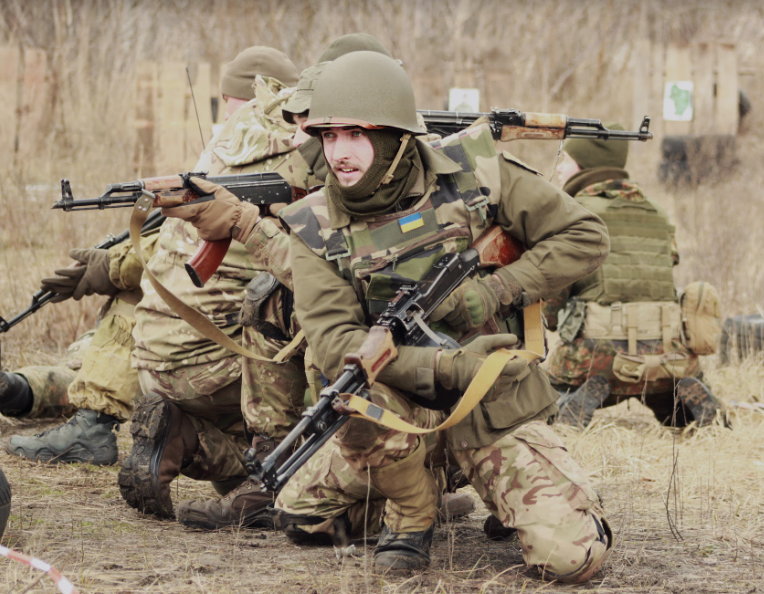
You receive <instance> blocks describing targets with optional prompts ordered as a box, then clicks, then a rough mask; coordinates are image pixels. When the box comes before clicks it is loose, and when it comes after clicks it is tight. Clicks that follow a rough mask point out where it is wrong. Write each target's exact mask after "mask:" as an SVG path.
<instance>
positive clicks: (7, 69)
mask: <svg viewBox="0 0 764 594" xmlns="http://www.w3.org/2000/svg"><path fill="white" fill-rule="evenodd" d="M18 92H19V50H18V49H17V48H11V47H0V122H2V123H1V124H0V153H2V154H3V155H4V156H5V160H6V162H8V161H9V157H10V155H12V154H13V153H14V152H15V151H16V126H17V123H18Z"/></svg>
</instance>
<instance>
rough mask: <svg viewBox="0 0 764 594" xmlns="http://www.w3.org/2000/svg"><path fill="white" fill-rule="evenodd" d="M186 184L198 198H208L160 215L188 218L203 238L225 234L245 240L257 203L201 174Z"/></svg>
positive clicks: (253, 222) (256, 218) (255, 218)
mask: <svg viewBox="0 0 764 594" xmlns="http://www.w3.org/2000/svg"><path fill="white" fill-rule="evenodd" d="M188 185H189V188H190V189H191V190H192V191H193V192H195V193H196V194H197V195H198V196H199V197H200V198H206V197H210V196H211V198H210V199H208V200H204V201H197V202H195V203H192V204H184V205H183V206H173V207H170V208H163V209H162V214H163V215H164V216H166V217H175V218H178V219H183V220H184V221H188V222H189V223H191V224H192V225H193V226H194V227H196V229H197V231H198V232H199V237H200V238H201V239H204V240H206V241H217V240H220V239H227V238H229V237H233V238H234V239H235V240H236V241H240V242H242V243H244V242H245V241H246V240H247V238H248V237H249V235H250V233H252V229H254V227H255V225H256V224H257V222H258V221H259V220H260V209H259V208H258V207H257V206H255V205H254V204H250V203H249V202H242V201H241V200H239V199H238V198H237V197H236V196H234V195H233V194H231V192H229V191H228V190H227V189H225V188H224V187H222V186H219V185H217V184H213V183H212V182H210V181H207V180H206V179H204V178H201V177H192V178H190V179H189V180H188Z"/></svg>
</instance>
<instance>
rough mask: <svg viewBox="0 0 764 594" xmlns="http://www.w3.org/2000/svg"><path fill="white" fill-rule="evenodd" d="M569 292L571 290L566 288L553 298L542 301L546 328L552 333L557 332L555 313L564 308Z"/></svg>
mask: <svg viewBox="0 0 764 594" xmlns="http://www.w3.org/2000/svg"><path fill="white" fill-rule="evenodd" d="M571 292H572V291H571V288H570V287H567V288H565V289H563V290H562V291H561V292H560V293H559V294H557V295H555V296H554V297H550V298H547V299H545V300H544V307H543V312H544V318H545V319H546V327H547V328H549V329H550V330H551V331H552V332H557V312H559V311H560V310H561V309H562V308H563V307H565V304H566V303H567V302H568V299H569V298H570V294H571Z"/></svg>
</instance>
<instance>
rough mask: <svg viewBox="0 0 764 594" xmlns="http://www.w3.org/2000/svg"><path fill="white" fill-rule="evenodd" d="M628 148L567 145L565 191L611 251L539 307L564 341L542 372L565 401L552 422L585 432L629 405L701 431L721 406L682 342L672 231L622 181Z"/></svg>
mask: <svg viewBox="0 0 764 594" xmlns="http://www.w3.org/2000/svg"><path fill="white" fill-rule="evenodd" d="M607 126H608V127H609V128H611V129H613V130H623V127H622V126H621V125H620V124H616V123H612V124H608V125H607ZM628 150H629V143H628V142H625V141H618V140H612V141H603V140H591V139H584V138H577V139H569V140H567V141H566V142H565V145H564V150H563V157H562V161H561V163H560V165H559V166H558V167H557V178H558V180H559V182H560V184H561V185H562V187H563V190H564V191H565V192H567V193H568V194H569V195H571V196H573V197H575V199H576V200H577V201H578V202H579V203H580V204H581V205H583V206H584V207H585V208H587V209H588V210H590V211H591V212H594V213H595V214H597V215H599V216H600V217H601V218H602V219H603V220H604V221H605V223H606V224H607V226H608V231H609V233H610V238H611V245H612V247H611V252H610V256H609V258H608V260H607V262H606V263H605V264H604V265H603V266H602V267H600V268H599V269H598V270H597V271H595V272H593V273H592V274H590V275H588V276H586V277H585V278H582V279H580V280H578V281H576V282H575V283H574V284H573V285H571V286H570V287H567V288H566V289H565V290H564V291H563V292H562V293H561V294H560V295H558V296H556V297H554V298H552V299H549V300H547V301H546V302H545V305H544V312H545V315H546V318H547V324H548V326H549V328H551V329H553V330H557V331H558V333H559V335H560V339H561V340H560V344H559V345H558V347H557V348H556V349H555V350H554V352H553V353H552V354H551V355H550V359H549V368H548V369H549V374H550V377H551V381H552V384H553V385H554V386H555V388H556V389H557V390H558V391H559V392H560V393H561V394H562V397H561V399H560V413H559V415H558V417H557V418H558V421H561V422H565V423H568V424H573V425H579V426H582V427H585V426H587V425H588V424H589V423H590V422H591V420H592V417H593V415H594V411H595V410H597V409H598V408H603V407H608V406H614V405H616V404H618V403H619V402H621V401H623V400H627V399H629V398H631V397H636V398H639V399H640V400H641V401H642V402H643V403H644V404H645V405H646V406H648V407H649V408H650V409H651V410H652V411H653V413H654V414H655V416H656V418H657V420H658V421H659V422H661V423H663V424H665V425H671V426H677V427H684V426H686V425H688V424H689V423H691V422H693V421H694V422H696V423H697V424H698V425H699V426H703V425H708V424H710V423H712V422H713V421H714V419H715V418H716V417H717V411H718V410H719V408H720V407H719V403H718V401H717V400H716V398H714V396H713V394H711V391H710V390H709V389H708V387H707V386H706V385H705V384H703V383H702V382H701V381H700V379H699V375H700V362H699V360H698V356H697V354H695V353H694V352H693V351H692V350H690V349H688V348H687V346H686V340H685V339H684V338H683V336H682V332H683V330H682V324H683V323H682V315H681V311H680V310H681V307H680V304H679V299H678V297H677V292H676V290H675V288H674V278H673V267H674V265H675V264H676V263H677V262H678V260H679V256H678V255H677V253H676V249H675V242H674V230H675V229H674V226H673V225H672V224H671V222H670V221H669V219H668V215H667V214H666V212H665V211H664V209H663V208H662V207H661V205H660V204H659V203H658V202H656V201H655V200H652V199H650V198H648V197H647V196H645V195H644V193H643V192H642V189H641V188H640V187H639V185H638V184H637V183H636V182H634V181H633V180H631V179H630V178H629V174H628V172H627V171H626V170H625V169H624V168H625V167H626V159H627V157H628ZM712 290H713V288H712V287H710V285H708V288H707V290H706V293H707V294H708V295H711V291H712ZM690 292H692V288H690ZM558 320H559V321H558Z"/></svg>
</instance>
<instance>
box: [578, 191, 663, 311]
mask: <svg viewBox="0 0 764 594" xmlns="http://www.w3.org/2000/svg"><path fill="white" fill-rule="evenodd" d="M577 200H578V201H579V202H580V203H581V204H582V205H583V206H584V208H586V209H587V210H589V211H591V212H593V213H594V214H596V215H598V216H600V217H601V218H602V220H603V221H604V222H605V224H606V225H607V228H608V233H609V235H610V255H609V256H608V259H607V260H606V261H605V263H604V264H603V265H602V266H601V267H600V268H599V269H598V270H597V271H596V272H594V273H593V274H591V275H589V276H588V277H586V278H584V279H582V280H580V281H578V282H577V283H576V290H577V292H578V296H579V298H580V299H582V300H584V301H596V302H597V303H600V304H608V303H614V302H618V301H629V302H631V301H673V300H674V299H675V292H674V276H673V261H672V258H671V246H672V242H673V237H674V227H673V225H671V224H669V222H668V220H667V219H666V217H665V216H664V215H663V214H662V213H660V212H658V211H657V210H656V209H655V208H654V207H653V206H652V205H651V204H650V203H649V202H640V203H635V202H629V201H627V200H623V199H606V198H601V197H592V196H580V195H579V196H578V197H577Z"/></svg>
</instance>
